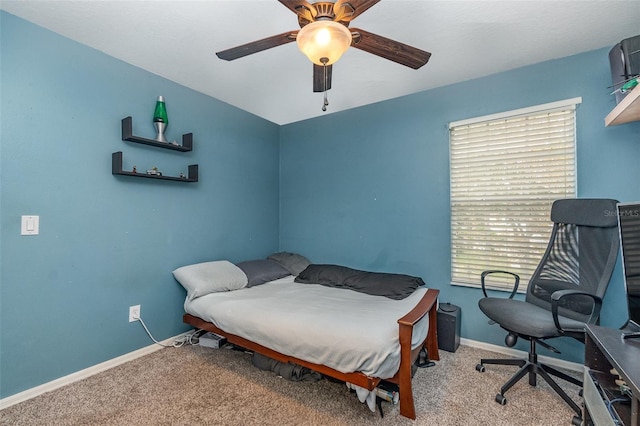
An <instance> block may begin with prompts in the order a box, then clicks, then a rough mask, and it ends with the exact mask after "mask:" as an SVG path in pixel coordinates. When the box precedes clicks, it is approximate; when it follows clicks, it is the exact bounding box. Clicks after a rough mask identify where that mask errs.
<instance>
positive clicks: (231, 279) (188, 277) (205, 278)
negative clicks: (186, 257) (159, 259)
mask: <svg viewBox="0 0 640 426" xmlns="http://www.w3.org/2000/svg"><path fill="white" fill-rule="evenodd" d="M173 276H174V277H175V279H176V280H178V282H179V283H180V284H181V285H182V286H183V287H184V288H185V289H186V290H187V299H188V300H193V299H195V298H197V297H200V296H204V295H205V294H209V293H216V292H220V291H230V290H237V289H240V288H243V287H245V286H246V285H247V283H248V278H247V276H246V275H245V273H244V272H242V269H240V268H238V267H237V266H236V265H234V264H233V263H231V262H229V261H227V260H217V261H214V262H203V263H196V264H193V265H187V266H183V267H181V268H178V269H176V270H175V271H173Z"/></svg>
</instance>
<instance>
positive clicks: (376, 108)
mask: <svg viewBox="0 0 640 426" xmlns="http://www.w3.org/2000/svg"><path fill="white" fill-rule="evenodd" d="M607 52H608V49H601V50H596V51H592V52H588V53H584V54H580V55H576V56H572V57H568V58H563V59H559V60H554V61H549V62H545V63H540V64H537V65H533V66H529V67H525V68H521V69H517V70H514V71H510V72H505V73H501V74H497V75H492V76H489V77H485V78H479V79H476V80H472V81H467V82H464V83H460V84H456V85H452V86H448V87H443V88H439V89H435V90H429V91H426V92H422V93H417V94H414V95H410V96H406V97H402V98H398V99H394V100H390V101H386V102H382V103H378V104H374V105H369V106H365V107H361V108H357V109H352V110H349V111H345V112H340V113H335V114H331V115H328V116H326V117H322V118H318V119H313V120H307V121H303V122H298V123H294V124H290V125H287V126H283V127H282V130H281V153H280V156H281V157H280V161H281V168H282V169H281V178H280V202H281V206H280V248H281V249H283V250H289V251H297V252H300V253H303V254H305V255H306V256H307V257H309V258H310V260H312V261H314V262H317V263H325V262H326V263H342V264H346V265H347V266H352V267H355V268H361V269H368V270H380V271H387V272H401V273H409V274H416V275H419V276H422V277H423V278H424V279H425V281H426V282H427V284H428V285H430V286H432V287H435V288H438V289H440V290H441V299H440V300H441V301H447V302H451V303H454V304H457V305H459V306H461V307H462V336H463V337H467V338H470V339H473V340H480V341H485V342H490V343H494V344H498V345H502V344H503V341H504V336H505V332H504V331H503V330H501V329H500V328H499V327H498V326H490V325H489V324H488V323H487V319H486V317H484V315H483V314H482V313H481V312H480V311H479V309H478V307H477V301H478V299H479V298H480V297H481V292H480V291H479V290H477V289H471V288H465V287H458V286H452V285H450V284H449V283H450V279H451V275H450V266H451V261H450V234H449V232H450V224H449V216H450V208H449V151H448V143H449V142H448V131H447V124H448V123H449V122H451V121H456V120H461V119H466V118H471V117H476V116H482V115H486V114H492V113H497V112H502V111H508V110H513V109H517V108H523V107H528V106H533V105H538V104H543V103H548V102H553V101H558V100H563V99H569V98H574V97H582V104H581V105H580V106H579V107H578V110H577V132H578V133H577V139H578V195H579V196H580V197H611V198H616V199H619V200H622V201H631V200H640V167H638V163H640V122H636V123H631V124H625V125H622V126H619V127H612V128H606V127H604V117H605V116H606V115H607V113H608V112H609V111H610V110H611V108H613V107H614V106H615V101H614V99H613V97H612V96H610V95H609V94H608V93H609V91H610V89H608V88H607V86H609V85H610V84H611V76H610V72H609V62H608V56H607ZM432 60H435V61H437V60H438V58H437V57H436V56H435V55H434V57H433V58H432ZM427 66H428V65H427ZM334 96H338V95H336V94H334ZM488 266H490V265H488ZM502 296H504V294H502ZM625 319H626V304H625V300H624V289H623V281H622V272H621V268H620V264H619V262H618V266H617V268H616V270H615V272H614V277H613V279H612V282H611V285H610V287H609V292H608V294H607V296H606V299H605V306H604V308H603V313H602V324H603V325H609V326H613V327H619V326H620V325H622V324H623V323H624V321H625ZM558 347H559V349H560V350H561V351H563V355H562V357H563V358H565V359H569V360H574V361H581V360H582V351H583V350H584V349H583V346H581V345H580V344H579V343H578V342H575V341H572V340H570V339H566V341H563V342H560V343H559V346H558ZM518 348H520V349H528V348H527V347H526V346H525V345H523V344H520V346H518ZM544 352H545V353H543V354H545V355H547V354H549V355H551V354H550V353H548V352H546V351H544Z"/></svg>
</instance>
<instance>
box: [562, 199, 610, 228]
mask: <svg viewBox="0 0 640 426" xmlns="http://www.w3.org/2000/svg"><path fill="white" fill-rule="evenodd" d="M617 204H618V201H617V200H612V199H606V198H567V199H562V200H556V201H554V202H553V205H552V206H551V220H552V221H553V222H555V223H571V224H575V225H581V226H596V227H600V228H610V227H613V226H618V217H617V213H616V205H617Z"/></svg>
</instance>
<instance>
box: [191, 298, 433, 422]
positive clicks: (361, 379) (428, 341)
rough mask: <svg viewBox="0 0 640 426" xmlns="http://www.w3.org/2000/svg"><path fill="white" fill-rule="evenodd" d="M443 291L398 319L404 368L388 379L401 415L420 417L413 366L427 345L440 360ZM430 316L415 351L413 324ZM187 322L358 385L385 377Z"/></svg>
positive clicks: (371, 386) (194, 319)
mask: <svg viewBox="0 0 640 426" xmlns="http://www.w3.org/2000/svg"><path fill="white" fill-rule="evenodd" d="M439 293H440V291H439V290H435V289H428V290H427V292H426V293H425V295H424V296H423V297H422V299H421V300H420V301H419V302H418V304H417V305H416V306H415V307H414V308H413V309H412V310H411V311H410V312H409V313H407V314H406V315H405V316H403V317H402V318H400V319H399V320H398V326H399V331H398V336H399V340H400V368H399V369H398V371H397V372H396V374H395V375H394V376H393V377H392V378H390V379H385V380H386V381H389V382H391V383H395V384H397V385H398V387H399V391H400V414H401V415H402V416H404V417H408V418H410V419H414V420H415V418H416V410H415V405H414V402H413V390H412V388H411V376H412V374H411V366H412V365H413V363H414V362H415V360H416V359H417V357H418V354H419V352H420V349H422V348H423V347H424V348H425V349H426V350H427V353H428V354H429V359H431V360H434V361H438V360H439V359H440V356H439V354H438V337H437V328H438V327H437V303H436V302H437V300H438V294H439ZM427 314H428V315H429V331H428V333H427V337H426V338H425V340H424V341H423V342H422V343H421V344H420V345H419V346H418V347H417V348H416V349H414V350H413V351H412V350H411V334H412V331H413V326H414V325H415V324H416V323H417V322H418V321H420V320H421V319H422V318H423V317H424V316H425V315H427ZM183 321H184V322H185V323H187V324H190V325H192V326H194V327H196V328H199V329H202V330H206V331H211V332H213V333H216V334H219V335H221V336H224V337H226V338H227V341H228V342H229V343H233V344H235V345H238V346H241V347H243V348H245V349H247V350H249V351H254V352H257V353H259V354H262V355H264V356H267V357H269V358H271V359H275V360H278V361H281V362H289V363H294V364H298V365H301V366H303V367H307V368H310V369H312V370H314V371H317V372H318V373H321V374H325V375H327V376H330V377H333V378H335V379H338V380H342V381H344V382H349V383H353V384H354V385H358V386H362V387H363V388H366V389H368V390H373V389H375V387H376V386H378V383H380V381H381V379H379V378H377V377H370V376H367V375H365V374H363V373H360V372H354V373H342V372H340V371H337V370H334V369H333V368H331V367H327V366H326V365H320V364H314V363H311V362H308V361H305V360H302V359H298V358H295V357H292V356H289V355H284V354H281V353H280V352H276V351H274V350H272V349H269V348H267V347H264V346H262V345H260V344H258V343H255V342H252V341H250V340H247V339H245V338H242V337H240V336H236V335H234V334H230V333H227V332H225V331H224V330H221V329H220V328H218V327H216V326H215V325H213V324H212V323H210V322H207V321H204V320H203V319H201V318H198V317H196V316H193V315H190V314H184V316H183Z"/></svg>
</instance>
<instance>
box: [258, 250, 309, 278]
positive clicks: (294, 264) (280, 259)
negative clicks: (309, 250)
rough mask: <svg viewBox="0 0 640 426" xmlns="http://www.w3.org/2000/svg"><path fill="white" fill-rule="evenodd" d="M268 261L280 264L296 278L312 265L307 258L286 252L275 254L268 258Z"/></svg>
mask: <svg viewBox="0 0 640 426" xmlns="http://www.w3.org/2000/svg"><path fill="white" fill-rule="evenodd" d="M267 259H269V260H273V261H274V262H277V263H279V264H280V265H281V266H282V267H283V268H285V269H286V270H287V271H289V272H290V273H291V275H296V276H297V275H299V274H300V272H302V271H304V270H305V269H306V268H307V266H309V265H310V264H311V262H309V260H308V259H307V258H306V257H304V256H302V255H300V254H296V253H288V252H286V251H283V252H280V253H274V254H272V255H271V256H269V257H267Z"/></svg>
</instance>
